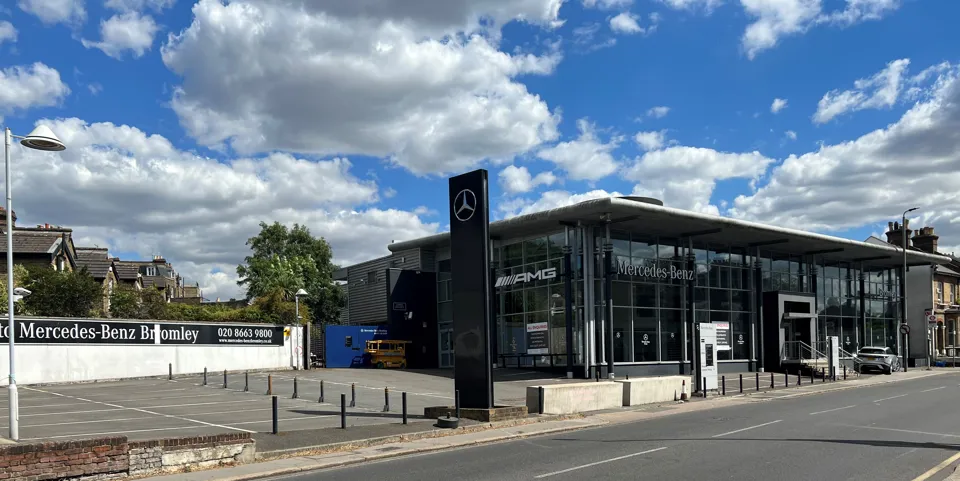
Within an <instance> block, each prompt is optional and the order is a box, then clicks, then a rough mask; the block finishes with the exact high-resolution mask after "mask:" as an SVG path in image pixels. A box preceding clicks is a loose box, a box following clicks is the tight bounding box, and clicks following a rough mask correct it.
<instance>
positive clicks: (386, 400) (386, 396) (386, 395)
mask: <svg viewBox="0 0 960 481" xmlns="http://www.w3.org/2000/svg"><path fill="white" fill-rule="evenodd" d="M383 412H385V413H388V412H390V388H388V387H385V388H383Z"/></svg>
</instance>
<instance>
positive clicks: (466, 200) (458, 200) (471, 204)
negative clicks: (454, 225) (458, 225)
mask: <svg viewBox="0 0 960 481" xmlns="http://www.w3.org/2000/svg"><path fill="white" fill-rule="evenodd" d="M476 211H477V195H476V194H474V193H473V191H472V190H470V189H463V190H461V191H460V193H458V194H457V196H456V197H455V198H454V199H453V215H454V216H456V218H457V220H459V221H460V222H466V221H468V220H470V218H471V217H473V213H474V212H476Z"/></svg>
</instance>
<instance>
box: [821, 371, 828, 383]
mask: <svg viewBox="0 0 960 481" xmlns="http://www.w3.org/2000/svg"><path fill="white" fill-rule="evenodd" d="M825 382H827V370H826V369H825V368H822V367H821V368H820V384H823V383H825Z"/></svg>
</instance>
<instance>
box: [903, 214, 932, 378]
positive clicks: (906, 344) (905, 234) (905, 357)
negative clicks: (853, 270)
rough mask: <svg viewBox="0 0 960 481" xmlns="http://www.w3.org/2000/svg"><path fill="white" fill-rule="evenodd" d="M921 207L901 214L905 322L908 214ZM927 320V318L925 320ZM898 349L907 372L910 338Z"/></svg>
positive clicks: (904, 313)
mask: <svg viewBox="0 0 960 481" xmlns="http://www.w3.org/2000/svg"><path fill="white" fill-rule="evenodd" d="M917 209H919V207H913V208H910V209H907V210H905V211H903V215H901V216H900V238H901V241H902V242H901V243H900V247H903V272H901V273H900V282H901V283H902V284H903V299H901V300H900V321H901V322H902V323H904V324H908V323H907V214H909V213H910V212H913V211H915V210H917ZM924 321H926V320H924ZM900 337H901V336H897V344H900ZM897 351H900V354H901V355H902V356H903V372H907V364H908V363H909V362H910V361H909V359H907V356H908V354H907V353H908V352H909V351H910V344H909V339H907V340H906V341H904V346H903V348H902V349H901V348H900V346H897Z"/></svg>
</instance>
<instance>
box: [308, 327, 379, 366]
mask: <svg viewBox="0 0 960 481" xmlns="http://www.w3.org/2000/svg"><path fill="white" fill-rule="evenodd" d="M323 337H324V347H325V349H324V353H325V356H326V359H325V361H326V367H328V368H337V367H340V368H343V367H364V366H365V365H366V364H367V359H365V358H364V354H363V348H364V347H365V346H366V344H367V341H373V340H383V339H389V332H388V331H387V326H327V328H326V330H325V331H324V336H323Z"/></svg>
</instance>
